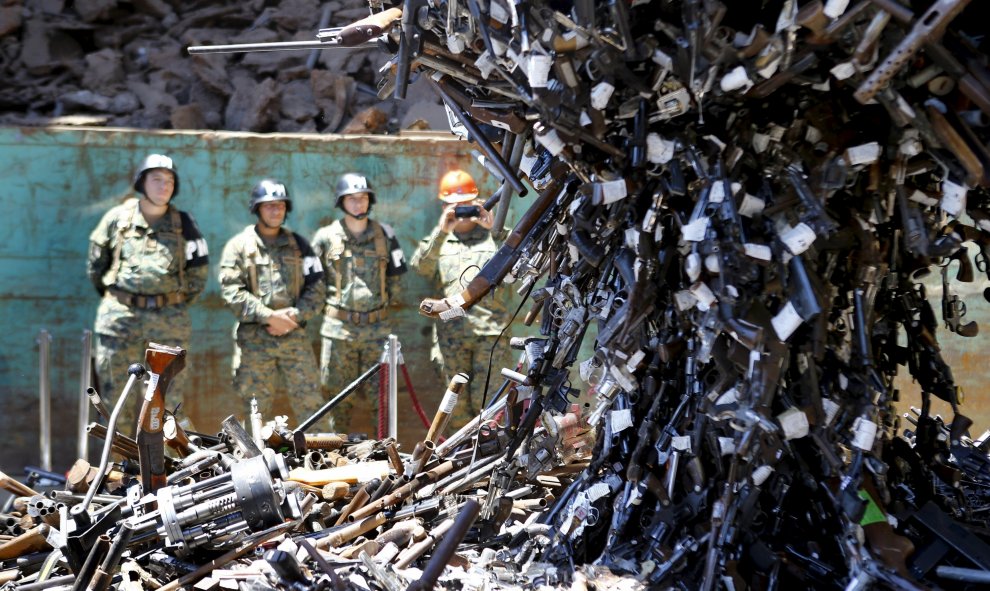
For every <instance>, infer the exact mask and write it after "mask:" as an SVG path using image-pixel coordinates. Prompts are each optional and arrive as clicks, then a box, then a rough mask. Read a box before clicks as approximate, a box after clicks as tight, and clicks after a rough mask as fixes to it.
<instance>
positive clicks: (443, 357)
mask: <svg viewBox="0 0 990 591" xmlns="http://www.w3.org/2000/svg"><path fill="white" fill-rule="evenodd" d="M435 335H436V337H435V340H434V342H433V347H432V349H431V350H430V358H431V359H432V360H433V363H434V365H435V366H436V368H437V371H438V372H439V374H440V375H441V376H443V379H444V387H446V385H447V384H449V383H450V379H451V378H452V377H453V376H454V375H455V374H458V373H466V374H467V375H468V376H470V377H471V381H470V382H468V384H467V385H466V386H465V387H464V390H462V391H461V395H460V397H458V399H457V406H456V407H455V408H454V413H453V414H452V415H451V417H450V427H449V428H448V432H450V433H453V432H454V431H455V430H457V429H459V428H460V427H462V426H464V424H465V423H467V422H468V421H470V420H471V419H473V418H474V417H476V416H478V413H479V411H480V410H481V399H482V397H483V395H484V391H485V377H486V376H487V375H488V359H489V355H490V354H491V351H492V346H493V345H495V339H496V338H498V337H497V335H473V336H469V337H464V336H460V335H458V336H450V335H443V334H439V333H435ZM513 357H514V356H513V354H512V350H511V349H509V342H508V338H506V337H503V338H502V340H501V341H499V343H498V347H496V349H495V355H494V357H493V358H492V375H491V378H490V380H489V383H488V402H491V396H492V395H493V394H494V393H495V391H496V390H498V387H499V386H500V385H501V384H502V380H503V378H502V373H501V372H502V368H503V367H508V368H509V369H515V368H516V362H515V360H514V359H513Z"/></svg>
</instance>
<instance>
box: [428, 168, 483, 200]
mask: <svg viewBox="0 0 990 591" xmlns="http://www.w3.org/2000/svg"><path fill="white" fill-rule="evenodd" d="M477 196H478V185H476V184H475V182H474V179H473V178H471V175H469V174H468V173H466V172H464V171H463V170H452V171H450V172H448V173H447V174H445V175H443V179H442V180H441V181H440V194H439V195H438V197H439V198H440V200H441V201H443V202H444V203H460V202H462V201H471V200H472V199H474V198H475V197H477Z"/></svg>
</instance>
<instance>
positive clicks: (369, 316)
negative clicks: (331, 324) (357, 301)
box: [327, 308, 386, 326]
mask: <svg viewBox="0 0 990 591" xmlns="http://www.w3.org/2000/svg"><path fill="white" fill-rule="evenodd" d="M327 315H328V316H330V317H331V318H336V319H337V320H343V321H344V322H350V323H351V324H356V325H358V326H361V325H363V324H374V323H375V322H378V321H379V320H384V319H385V316H386V309H385V308H378V309H377V310H370V311H368V312H356V311H354V310H342V309H340V308H327Z"/></svg>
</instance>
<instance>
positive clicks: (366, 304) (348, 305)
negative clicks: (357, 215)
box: [313, 220, 407, 338]
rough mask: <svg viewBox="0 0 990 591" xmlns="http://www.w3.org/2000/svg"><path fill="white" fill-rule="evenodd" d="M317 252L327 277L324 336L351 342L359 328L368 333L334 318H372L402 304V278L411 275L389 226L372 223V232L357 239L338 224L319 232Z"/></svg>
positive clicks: (317, 233)
mask: <svg viewBox="0 0 990 591" xmlns="http://www.w3.org/2000/svg"><path fill="white" fill-rule="evenodd" d="M313 250H314V251H315V252H316V255H317V256H318V257H320V260H321V261H322V263H323V268H324V269H325V271H326V274H325V275H324V278H325V282H326V314H325V315H324V317H323V327H322V329H321V330H320V334H322V335H323V336H325V337H330V338H350V337H351V336H352V331H353V330H354V329H355V328H357V329H358V330H360V329H361V328H364V327H356V326H354V325H346V324H345V323H344V322H343V321H341V320H338V319H337V318H335V317H334V316H333V315H332V311H333V310H343V311H350V312H371V311H375V310H381V309H383V308H386V307H387V306H388V305H389V304H390V303H393V302H397V301H398V299H399V276H400V275H402V274H404V273H405V272H406V271H407V269H406V262H405V256H404V255H403V253H402V248H401V247H400V246H399V241H398V240H397V239H396V237H395V231H394V230H393V229H392V227H391V226H389V225H388V224H382V223H379V222H377V221H375V220H368V228H367V229H366V230H365V231H364V232H363V233H362V234H361V235H360V236H354V235H353V234H351V232H350V230H348V229H347V227H346V226H345V225H344V224H343V223H342V222H341V221H340V220H335V221H334V222H333V223H331V224H330V225H329V226H324V227H323V228H320V229H319V230H317V232H316V235H315V236H314V237H313ZM378 324H381V323H378ZM379 328H381V327H379ZM369 330H372V331H375V330H376V329H375V327H370V328H369ZM385 330H386V332H387V329H385ZM377 332H381V331H380V330H378V331H377Z"/></svg>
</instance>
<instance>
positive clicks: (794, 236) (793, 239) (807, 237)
mask: <svg viewBox="0 0 990 591" xmlns="http://www.w3.org/2000/svg"><path fill="white" fill-rule="evenodd" d="M815 238H816V236H815V231H814V230H812V229H811V227H810V226H808V225H807V224H805V223H804V222H801V223H800V224H798V225H796V226H794V227H793V228H791V229H790V230H788V231H786V232H784V233H783V234H781V235H780V240H781V242H783V243H784V244H785V245H787V249H788V250H790V251H791V254H793V255H795V256H797V255H799V254H801V253H802V252H804V251H806V250H808V249H809V248H810V247H811V245H812V244H813V243H814V242H815Z"/></svg>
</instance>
